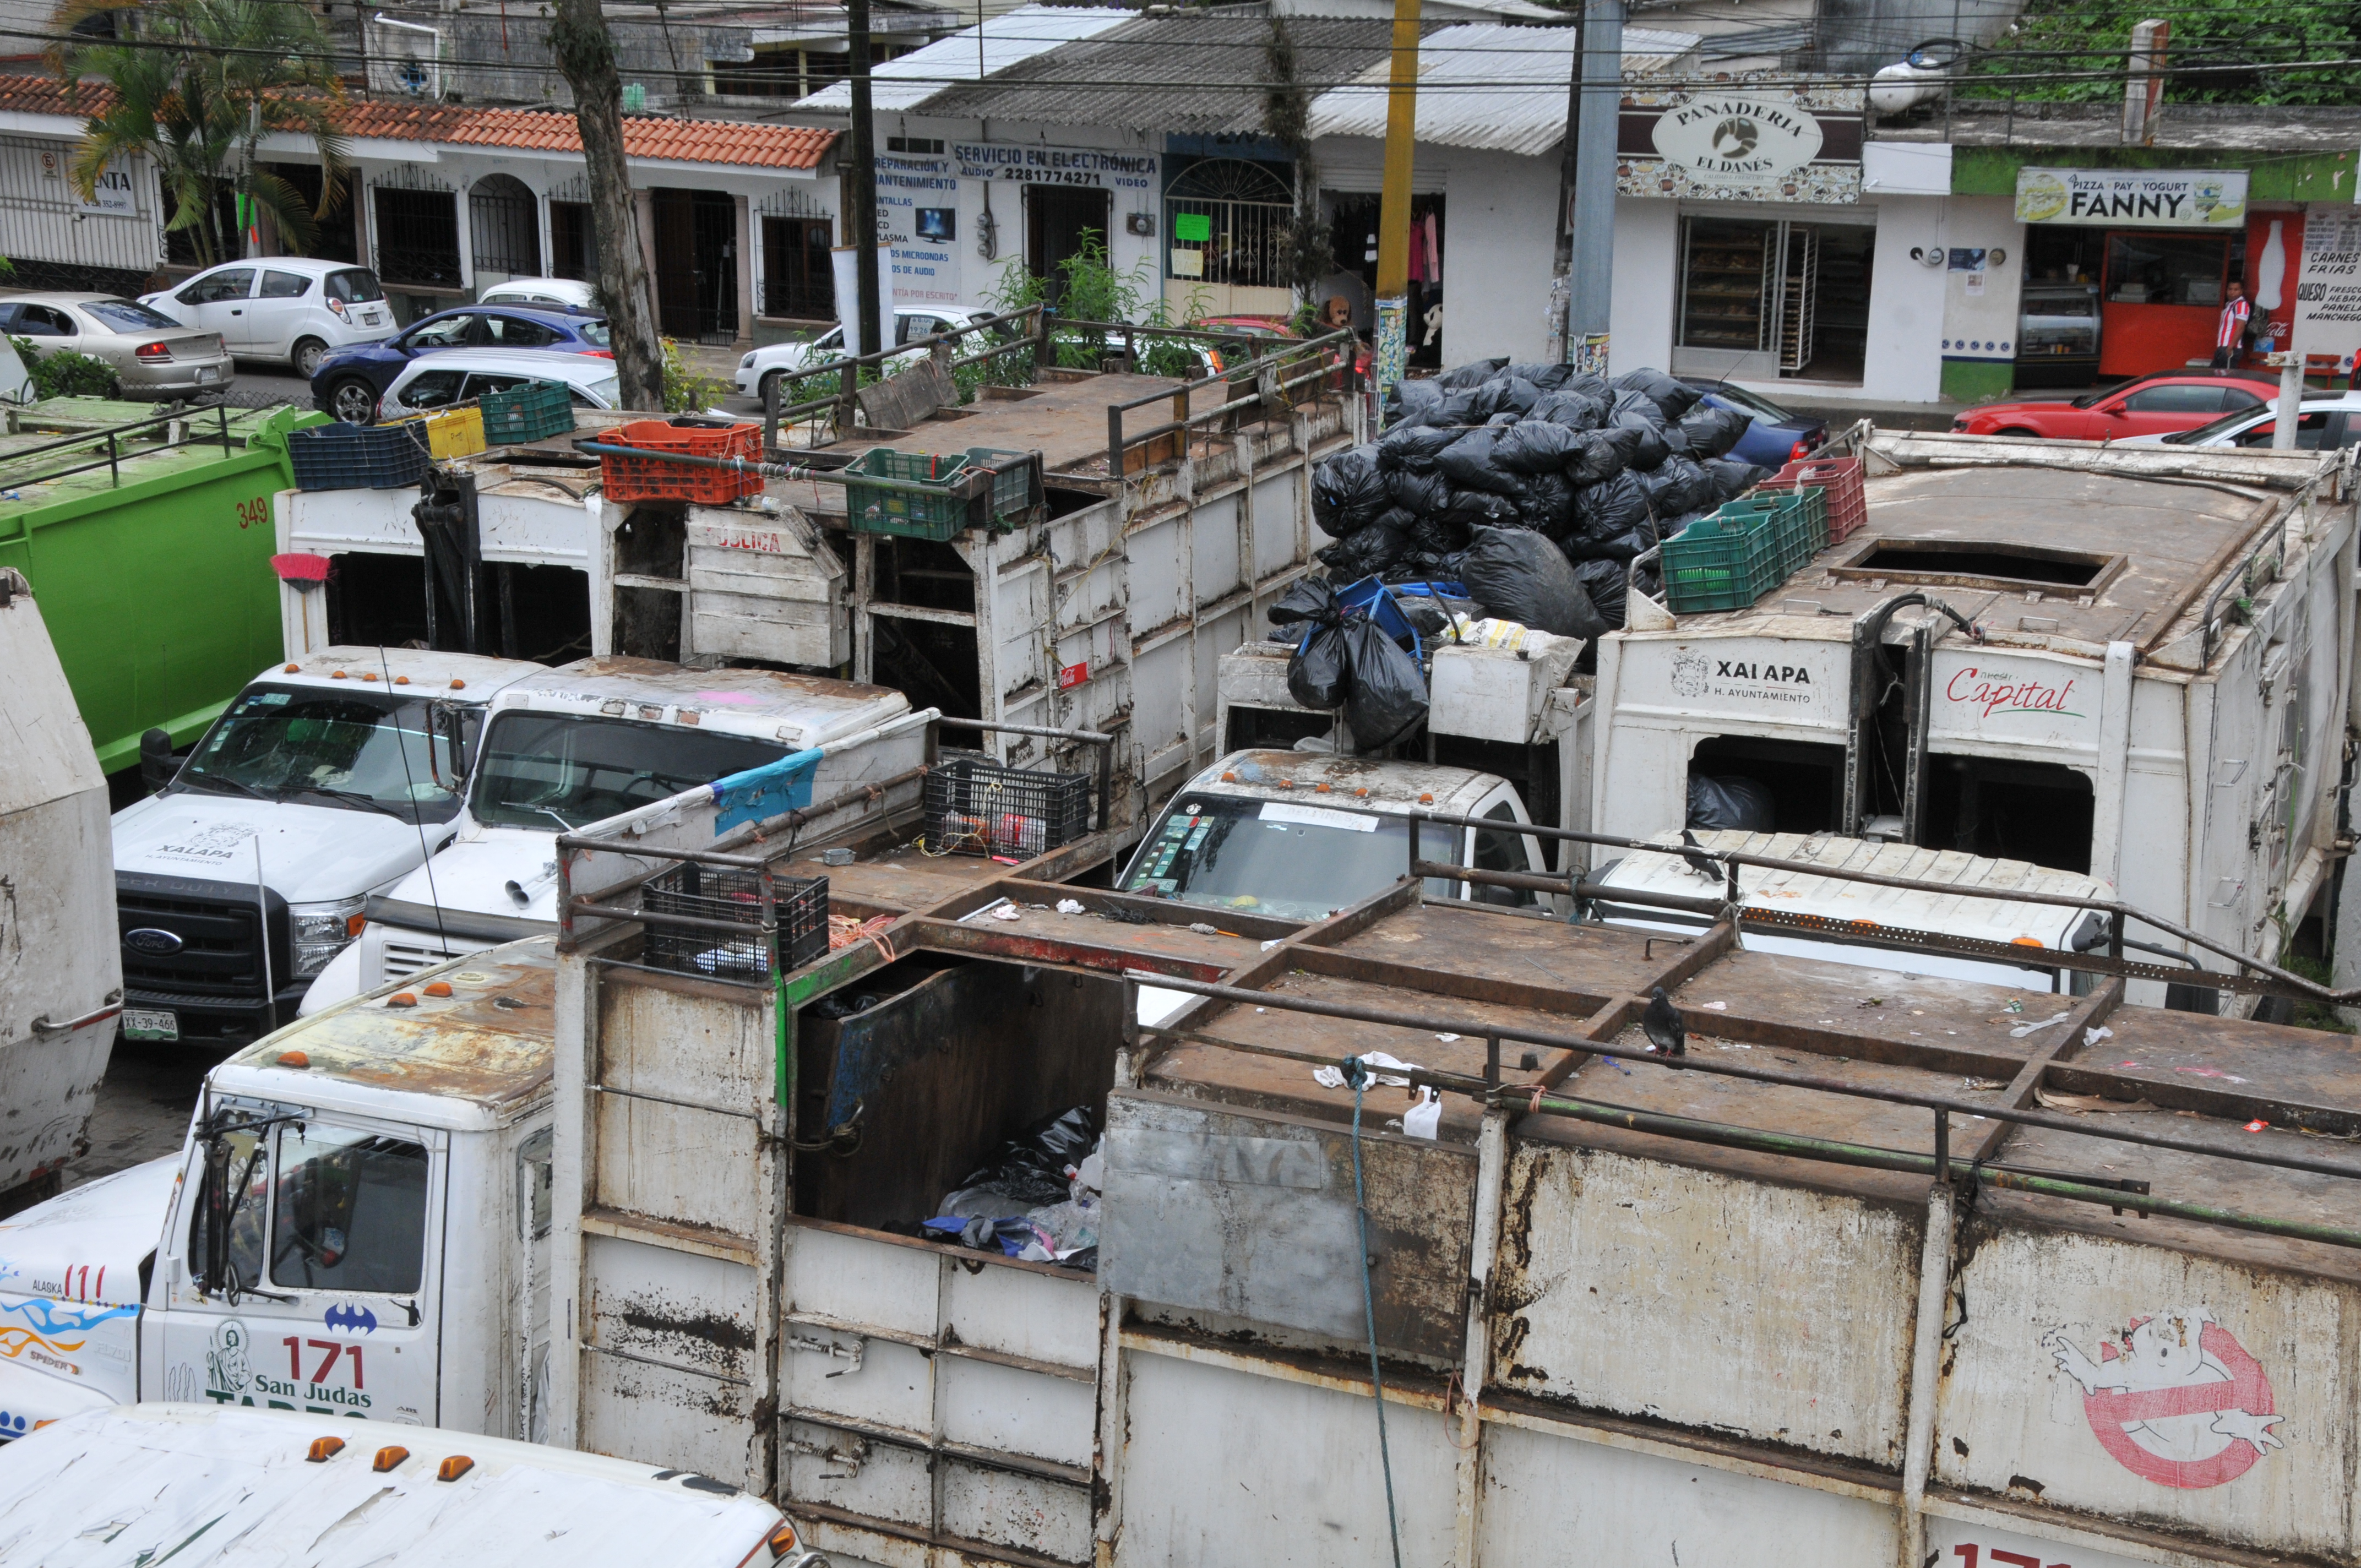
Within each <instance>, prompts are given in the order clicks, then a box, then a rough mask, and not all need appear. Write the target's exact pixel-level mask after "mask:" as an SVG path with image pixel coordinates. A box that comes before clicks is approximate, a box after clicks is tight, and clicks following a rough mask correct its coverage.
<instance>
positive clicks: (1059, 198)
mask: <svg viewBox="0 0 2361 1568" xmlns="http://www.w3.org/2000/svg"><path fill="white" fill-rule="evenodd" d="M1114 214H1115V196H1114V193H1113V192H1107V191H1096V190H1093V189H1091V188H1090V187H1088V186H1079V187H1078V186H1072V185H1027V186H1026V187H1025V269H1026V270H1027V272H1030V273H1031V274H1032V275H1033V276H1034V277H1036V278H1038V279H1039V280H1041V283H1042V288H1043V291H1044V292H1045V293H1046V294H1047V295H1048V296H1049V302H1050V303H1051V304H1053V305H1054V304H1056V303H1057V302H1058V297H1059V295H1060V293H1061V292H1063V291H1064V289H1065V286H1066V274H1065V270H1064V268H1065V263H1066V262H1067V261H1069V260H1071V259H1072V258H1074V257H1077V256H1080V255H1082V253H1083V252H1084V251H1086V250H1090V249H1093V248H1096V249H1098V250H1100V251H1102V252H1104V251H1105V250H1106V249H1108V248H1109V241H1108V238H1107V236H1108V233H1109V232H1110V225H1112V223H1113V221H1114Z"/></svg>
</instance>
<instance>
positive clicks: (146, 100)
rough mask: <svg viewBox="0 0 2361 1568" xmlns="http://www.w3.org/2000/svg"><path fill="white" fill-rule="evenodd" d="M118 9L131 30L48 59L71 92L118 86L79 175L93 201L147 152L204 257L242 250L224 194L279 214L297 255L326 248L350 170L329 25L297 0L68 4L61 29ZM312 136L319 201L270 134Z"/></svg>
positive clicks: (75, 173)
mask: <svg viewBox="0 0 2361 1568" xmlns="http://www.w3.org/2000/svg"><path fill="white" fill-rule="evenodd" d="M109 13H112V14H113V15H114V16H115V18H116V25H117V30H118V36H117V37H116V38H111V39H104V40H93V42H91V43H87V44H76V45H62V46H59V47H57V48H54V49H51V51H50V55H49V63H50V65H51V66H52V67H53V68H54V69H55V70H56V71H58V72H59V74H60V76H61V77H62V78H64V80H65V81H66V82H67V83H68V84H69V86H70V87H71V86H73V85H75V84H77V83H81V82H89V81H91V80H93V79H95V80H97V81H101V82H105V83H107V84H108V85H110V86H112V87H113V88H114V90H115V91H114V95H113V101H112V102H107V103H100V104H93V110H94V112H93V114H92V115H91V116H90V120H89V123H88V124H87V125H86V126H84V127H83V131H82V143H81V145H80V146H79V147H77V148H75V149H74V156H73V158H72V160H71V163H70V164H69V165H68V169H67V177H68V178H69V180H71V182H72V184H73V187H74V189H75V190H76V191H77V192H80V193H81V195H82V198H83V199H84V200H90V199H92V198H93V193H94V192H95V190H96V188H97V182H98V178H99V176H100V174H102V173H103V172H104V170H105V169H106V167H107V165H108V164H110V163H112V162H115V160H116V159H122V158H125V157H126V156H128V155H135V154H136V155H138V156H141V157H145V158H147V159H148V160H149V161H150V162H152V163H154V164H155V166H156V171H157V175H158V177H159V181H160V182H161V183H162V186H163V188H164V190H165V191H166V192H169V193H170V197H171V200H172V207H173V213H172V216H171V218H170V221H169V222H167V223H166V224H165V225H164V226H165V227H166V228H167V229H168V230H183V229H184V230H189V231H191V234H190V237H191V239H192V242H193V243H194V245H195V247H196V251H197V256H198V259H199V260H200V262H202V263H203V265H205V266H208V267H210V266H212V265H213V264H214V262H216V261H222V260H227V259H230V258H234V257H236V256H238V255H240V254H243V247H242V245H241V242H240V236H237V235H236V234H233V233H225V231H224V227H223V224H222V213H221V207H222V203H221V200H220V199H221V197H222V196H223V195H224V194H225V193H226V192H236V194H238V195H241V196H244V197H246V198H247V200H248V201H249V202H250V203H252V204H253V206H254V207H255V208H257V209H258V210H259V211H260V212H265V213H269V214H270V216H271V219H272V221H273V222H275V223H276V224H277V225H278V227H279V233H280V237H281V238H282V239H283V240H284V241H285V242H286V243H287V244H289V245H290V246H291V247H293V248H294V249H296V250H298V251H305V250H309V249H311V248H312V247H313V246H314V245H316V244H317V243H318V242H319V236H320V225H319V220H320V219H322V218H324V217H326V216H328V215H329V214H331V213H333V212H334V211H335V209H336V207H337V205H338V204H339V203H341V202H342V200H343V196H344V187H343V184H342V182H341V181H339V180H338V178H337V176H338V175H340V174H341V173H343V172H344V170H345V169H346V166H347V165H346V157H345V143H344V138H343V137H342V136H341V135H339V134H338V132H337V131H336V129H335V114H336V111H337V109H338V108H339V107H340V106H341V105H342V104H343V102H344V86H343V83H342V82H340V81H338V79H337V77H336V73H335V69H334V67H333V65H332V64H331V61H330V58H329V49H328V42H327V39H326V38H325V36H324V34H323V33H322V32H321V29H320V24H319V20H318V18H316V17H315V16H313V14H312V12H311V10H310V9H309V8H308V7H306V6H303V5H292V4H289V3H287V0H146V3H145V4H143V5H137V6H134V7H132V8H130V9H127V10H126V9H125V8H124V7H123V6H122V5H121V4H120V0H64V3H63V4H62V5H60V6H59V7H58V10H57V13H56V16H54V17H53V18H52V20H51V24H50V25H51V27H52V28H53V29H54V30H55V31H57V32H60V33H71V32H72V31H73V30H74V28H75V27H77V26H79V25H82V24H83V23H86V22H88V21H90V20H92V19H93V18H94V17H97V16H103V15H106V14H109ZM276 133H293V134H295V135H298V136H302V137H309V138H310V139H311V141H312V145H313V147H314V148H316V149H317V150H318V152H319V156H320V163H321V172H322V179H321V181H320V192H321V193H320V200H319V203H318V205H317V206H316V207H314V206H313V205H311V204H310V203H307V202H306V201H305V199H304V197H303V194H302V192H300V191H298V190H297V189H296V188H295V187H294V186H293V185H291V184H290V183H288V182H287V181H285V180H283V179H281V178H280V177H279V176H278V175H276V174H273V173H271V172H269V170H266V169H264V168H263V167H262V166H261V164H260V162H259V161H258V157H257V154H258V151H259V148H260V143H261V141H262V138H263V137H266V136H270V135H273V134H276Z"/></svg>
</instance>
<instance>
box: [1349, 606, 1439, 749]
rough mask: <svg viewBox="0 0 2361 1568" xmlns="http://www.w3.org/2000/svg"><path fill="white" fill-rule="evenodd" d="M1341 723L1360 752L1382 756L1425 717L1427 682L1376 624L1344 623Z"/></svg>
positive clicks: (1362, 620) (1360, 619) (1357, 618)
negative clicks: (1350, 732) (1342, 718)
mask: <svg viewBox="0 0 2361 1568" xmlns="http://www.w3.org/2000/svg"><path fill="white" fill-rule="evenodd" d="M1344 637H1345V668H1346V670H1347V672H1348V674H1347V677H1346V681H1345V724H1346V725H1347V726H1349V727H1350V728H1351V729H1352V731H1353V745H1354V748H1355V749H1356V751H1383V750H1385V749H1386V748H1387V747H1388V746H1390V745H1392V744H1393V743H1394V742H1395V741H1397V740H1400V739H1401V738H1402V737H1403V736H1404V735H1407V734H1409V733H1410V731H1411V729H1412V728H1414V727H1415V726H1417V725H1418V724H1419V723H1421V722H1422V721H1423V720H1424V719H1425V718H1426V677H1425V676H1424V675H1422V674H1420V673H1419V668H1418V661H1417V660H1416V659H1413V658H1411V656H1410V654H1409V653H1407V652H1404V651H1403V650H1402V647H1401V645H1400V643H1398V642H1396V641H1394V640H1393V639H1392V638H1390V637H1389V636H1387V635H1386V633H1385V630H1384V629H1383V628H1381V627H1379V626H1378V624H1377V623H1376V622H1375V621H1373V620H1367V619H1366V618H1364V617H1361V616H1354V617H1352V618H1350V619H1349V620H1346V621H1345V631H1344Z"/></svg>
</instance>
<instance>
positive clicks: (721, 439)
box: [598, 419, 763, 506]
mask: <svg viewBox="0 0 2361 1568" xmlns="http://www.w3.org/2000/svg"><path fill="white" fill-rule="evenodd" d="M602 440H603V442H604V444H606V445H609V446H637V447H642V448H643V449H645V450H647V451H649V452H678V453H681V454H684V455H687V456H691V457H742V458H744V459H746V460H747V461H748V462H750V463H755V462H760V461H761V460H762V456H763V427H762V426H761V425H759V424H730V425H717V424H714V423H713V422H710V421H703V420H662V419H642V420H633V421H632V422H631V423H629V424H620V425H617V426H615V427H614V428H613V429H612V430H609V431H608V432H607V433H606V434H605V436H604V437H603V438H602ZM598 482H599V485H600V487H601V488H603V489H605V491H606V492H607V499H609V500H613V501H696V502H697V503H699V504H701V505H705V506H727V505H729V504H730V502H731V501H734V500H736V499H739V498H740V497H741V496H759V495H761V494H762V493H763V476H762V475H760V474H752V473H746V474H740V473H732V472H731V471H730V470H729V469H727V468H705V467H699V466H696V465H694V464H688V463H667V462H665V461H664V459H663V458H661V457H616V456H611V455H601V456H600V457H599V459H598Z"/></svg>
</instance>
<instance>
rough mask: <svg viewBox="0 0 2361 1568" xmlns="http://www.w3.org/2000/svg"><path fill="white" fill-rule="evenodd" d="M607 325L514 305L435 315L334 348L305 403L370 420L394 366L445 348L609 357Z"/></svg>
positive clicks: (351, 419) (350, 419) (354, 420)
mask: <svg viewBox="0 0 2361 1568" xmlns="http://www.w3.org/2000/svg"><path fill="white" fill-rule="evenodd" d="M452 348H549V349H555V350H556V351H558V352H559V353H561V354H589V355H598V356H605V357H607V358H609V359H611V358H613V357H614V351H613V350H612V349H610V348H609V347H608V334H607V318H606V317H604V316H591V315H572V314H568V313H566V312H564V311H559V310H551V309H547V308H545V307H527V306H522V305H508V306H500V305H493V306H486V305H461V306H459V307H457V308H456V309H454V310H448V311H437V312H435V313H434V314H433V315H431V316H427V317H424V318H423V319H422V320H419V321H415V322H412V323H410V325H409V326H408V327H407V328H405V329H404V330H403V331H401V333H399V334H396V335H394V336H392V337H389V338H385V339H383V340H381V341H379V342H376V343H364V344H360V345H356V346H354V347H351V348H344V349H339V350H337V351H336V352H335V353H334V354H332V355H330V356H328V357H327V358H326V359H324V360H323V361H321V363H320V368H319V371H318V373H317V374H315V375H313V378H312V404H313V407H314V408H317V409H319V410H320V411H323V412H324V413H332V414H334V415H335V416H336V417H337V418H338V419H340V420H343V421H345V422H347V423H349V424H367V423H368V422H369V421H370V420H372V419H374V418H376V417H377V403H378V400H379V398H380V397H383V396H384V395H385V389H387V388H388V387H390V386H391V385H393V378H395V377H396V376H399V375H401V371H402V367H404V366H406V365H408V364H409V363H410V362H411V361H412V360H413V359H415V358H417V357H418V356H420V355H422V354H435V353H440V352H442V351H444V350H446V349H452Z"/></svg>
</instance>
